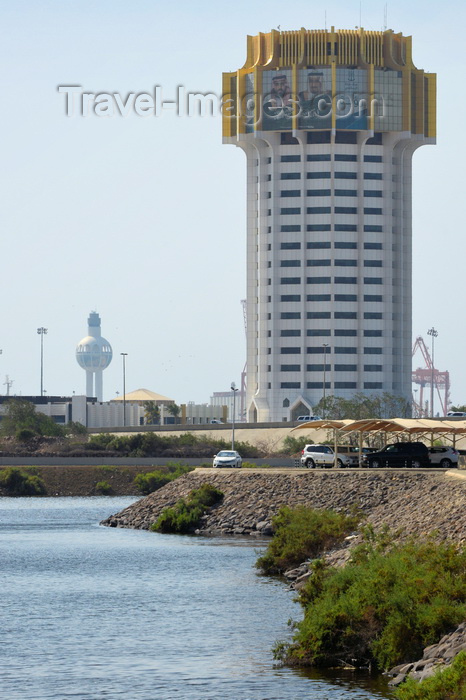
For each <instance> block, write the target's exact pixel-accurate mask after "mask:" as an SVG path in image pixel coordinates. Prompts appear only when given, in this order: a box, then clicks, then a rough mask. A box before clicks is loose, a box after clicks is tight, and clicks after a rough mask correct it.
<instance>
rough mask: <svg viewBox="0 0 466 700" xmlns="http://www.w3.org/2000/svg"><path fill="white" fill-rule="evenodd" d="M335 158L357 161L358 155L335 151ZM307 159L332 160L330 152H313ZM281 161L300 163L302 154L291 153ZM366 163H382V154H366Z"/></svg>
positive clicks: (313, 160)
mask: <svg viewBox="0 0 466 700" xmlns="http://www.w3.org/2000/svg"><path fill="white" fill-rule="evenodd" d="M333 158H334V160H336V161H340V162H341V161H346V162H347V163H357V161H358V157H357V156H356V155H350V154H347V153H335V155H334V157H333ZM306 160H307V161H310V162H318V161H320V162H322V161H329V160H331V155H330V153H312V154H310V155H308V156H307V157H306ZM280 161H281V162H282V163H300V162H301V156H300V155H290V156H281V157H280ZM364 162H365V163H382V156H364Z"/></svg>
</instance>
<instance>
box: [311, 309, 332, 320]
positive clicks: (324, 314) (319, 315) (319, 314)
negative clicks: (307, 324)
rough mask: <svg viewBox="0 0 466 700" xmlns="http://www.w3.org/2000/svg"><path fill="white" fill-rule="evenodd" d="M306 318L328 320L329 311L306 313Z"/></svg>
mask: <svg viewBox="0 0 466 700" xmlns="http://www.w3.org/2000/svg"><path fill="white" fill-rule="evenodd" d="M306 318H309V319H311V318H312V319H315V318H330V311H308V312H307V314H306Z"/></svg>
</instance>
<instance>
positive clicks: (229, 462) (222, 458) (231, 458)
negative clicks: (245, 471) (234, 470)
mask: <svg viewBox="0 0 466 700" xmlns="http://www.w3.org/2000/svg"><path fill="white" fill-rule="evenodd" d="M242 464H243V460H242V459H241V455H240V454H239V452H236V450H221V452H219V453H218V454H216V455H215V456H214V463H213V465H212V466H213V467H230V468H231V467H241V465H242Z"/></svg>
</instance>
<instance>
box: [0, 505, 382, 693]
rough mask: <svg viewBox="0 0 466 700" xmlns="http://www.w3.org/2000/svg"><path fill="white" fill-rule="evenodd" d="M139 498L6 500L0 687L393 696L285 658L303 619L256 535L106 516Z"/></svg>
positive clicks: (0, 551)
mask: <svg viewBox="0 0 466 700" xmlns="http://www.w3.org/2000/svg"><path fill="white" fill-rule="evenodd" d="M133 500H134V499H130V498H108V497H107V498H56V499H52V498H48V499H47V498H44V499H33V498H27V499H9V498H3V499H0V556H1V559H0V585H1V588H0V608H1V613H0V616H1V617H0V622H1V627H0V649H1V657H0V658H1V662H0V697H1V698H5V699H8V700H39V699H40V700H65V699H68V698H73V699H75V700H76V699H77V700H97V699H100V698H102V699H104V698H105V699H107V700H117V699H118V698H124V699H125V700H175V699H177V700H214V699H215V700H220V699H222V700H314V699H316V700H317V699H318V700H326V699H327V698H328V699H329V700H330V699H331V700H339V699H340V698H345V699H348V700H353V699H356V698H358V699H363V698H364V699H368V698H371V699H372V698H387V697H390V694H389V693H388V691H387V690H386V685H385V682H384V681H383V680H381V681H370V680H368V679H366V678H365V676H363V675H359V676H354V675H352V674H346V675H345V674H344V673H341V674H338V675H333V676H325V677H323V676H321V675H318V674H315V675H312V674H311V675H306V674H305V673H302V672H299V671H293V670H290V669H285V668H275V667H274V663H273V659H272V654H271V646H272V645H273V643H274V642H275V641H276V640H278V639H285V638H287V636H288V634H289V632H288V628H287V625H286V622H287V620H288V618H290V617H292V618H294V619H298V618H299V617H300V609H299V607H298V606H297V605H296V604H295V603H293V596H292V593H291V592H289V591H288V590H287V588H286V586H285V585H283V584H281V583H277V582H275V581H270V580H268V579H266V578H263V577H259V576H257V574H256V572H255V569H254V568H253V563H254V561H255V559H256V556H257V554H256V550H257V547H258V545H257V543H256V544H254V543H251V542H250V540H234V541H232V540H231V539H221V538H215V539H205V538H193V537H180V536H173V535H158V534H154V533H147V532H142V531H133V530H119V529H113V528H112V529H110V528H104V527H100V526H99V525H98V522H99V521H100V520H101V519H102V518H104V517H106V516H108V515H110V514H111V513H114V512H116V511H118V510H120V509H121V508H123V507H124V506H126V505H129V503H131V502H132V501H133Z"/></svg>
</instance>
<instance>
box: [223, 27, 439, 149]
mask: <svg viewBox="0 0 466 700" xmlns="http://www.w3.org/2000/svg"><path fill="white" fill-rule="evenodd" d="M223 95H224V109H223V136H224V138H226V139H230V138H232V137H238V136H239V135H241V134H255V133H256V132H261V133H263V132H264V131H286V130H290V131H292V130H299V129H301V130H310V129H312V130H328V129H345V130H364V131H370V132H375V131H382V132H383V131H397V132H411V134H417V135H422V136H424V137H426V138H432V139H433V138H435V136H436V75H435V74H434V73H425V72H424V71H423V70H421V69H418V68H416V66H415V65H414V63H413V59H412V38H411V37H410V36H403V35H402V34H401V33H398V34H396V33H395V32H393V31H392V30H391V29H390V30H386V31H383V32H376V31H366V30H364V29H363V28H362V27H361V28H359V29H353V30H347V29H338V30H335V28H334V27H331V29H330V30H327V29H304V28H302V29H299V30H297V31H286V32H281V31H277V30H272V31H271V32H269V33H266V34H263V33H259V34H258V35H257V36H248V38H247V58H246V62H245V64H244V66H243V67H242V68H240V69H239V70H238V71H235V72H232V73H224V74H223Z"/></svg>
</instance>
